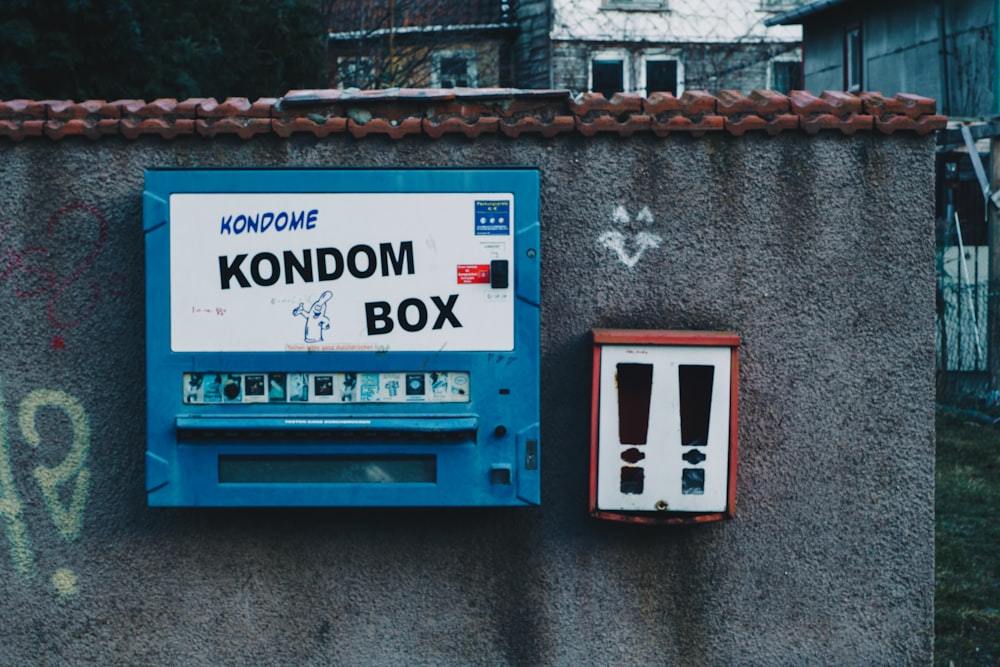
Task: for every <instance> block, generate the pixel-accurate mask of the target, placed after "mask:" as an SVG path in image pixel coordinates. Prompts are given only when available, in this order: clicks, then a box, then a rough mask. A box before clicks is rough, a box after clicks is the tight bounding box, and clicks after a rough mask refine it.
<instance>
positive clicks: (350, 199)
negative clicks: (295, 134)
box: [143, 168, 540, 507]
mask: <svg viewBox="0 0 1000 667" xmlns="http://www.w3.org/2000/svg"><path fill="white" fill-rule="evenodd" d="M143 222H144V230H145V235H146V336H147V367H146V368H147V370H146V379H147V382H146V387H147V400H148V415H147V429H148V431H147V447H146V491H147V494H148V502H149V505H151V506H230V507H234V506H383V507H385V506H397V507H402V506H513V505H537V504H538V503H539V500H540V498H539V495H540V481H539V252H540V245H539V174H538V171H537V170H535V169H391V170H375V169H372V170H363V169H168V168H164V169H148V170H147V171H146V174H145V192H144V196H143Z"/></svg>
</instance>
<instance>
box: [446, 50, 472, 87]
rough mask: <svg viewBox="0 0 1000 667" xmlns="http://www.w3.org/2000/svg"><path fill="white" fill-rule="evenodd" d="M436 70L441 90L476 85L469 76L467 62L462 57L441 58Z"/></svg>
mask: <svg viewBox="0 0 1000 667" xmlns="http://www.w3.org/2000/svg"><path fill="white" fill-rule="evenodd" d="M438 70H439V78H440V81H441V87H442V88H468V87H470V86H474V85H475V83H476V82H475V81H474V80H473V78H472V77H471V76H469V61H468V59H467V58H465V57H464V56H442V57H441V60H440V62H439V65H438Z"/></svg>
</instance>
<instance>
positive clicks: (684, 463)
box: [597, 345, 731, 512]
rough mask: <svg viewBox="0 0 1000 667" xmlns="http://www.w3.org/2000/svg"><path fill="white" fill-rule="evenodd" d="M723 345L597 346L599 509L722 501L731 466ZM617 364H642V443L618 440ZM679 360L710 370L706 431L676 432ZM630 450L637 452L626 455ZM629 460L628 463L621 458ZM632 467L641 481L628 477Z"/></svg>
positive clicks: (688, 508)
mask: <svg viewBox="0 0 1000 667" xmlns="http://www.w3.org/2000/svg"><path fill="white" fill-rule="evenodd" d="M730 355H731V350H730V348H728V347H688V346H676V347H674V346H641V345H637V346H617V345H606V346H604V348H603V349H602V351H601V403H600V416H599V419H600V431H599V441H598V449H599V452H598V459H599V461H600V465H599V467H598V479H597V491H598V498H597V500H598V502H597V505H598V507H600V508H601V509H605V510H629V511H653V510H655V509H657V508H658V504H659V503H661V502H662V503H666V507H667V509H669V510H671V511H675V512H722V511H724V510H725V509H726V497H727V491H728V484H727V482H728V471H729V399H730V394H729V386H730V384H729V383H730V370H731V369H730ZM622 365H631V366H635V365H641V366H648V371H649V375H648V380H649V384H648V385H647V386H648V390H649V393H648V394H647V396H648V421H647V422H646V423H644V424H642V425H641V426H640V429H639V430H640V431H642V432H643V433H644V435H643V436H642V437H641V440H642V442H641V444H638V445H635V444H627V443H623V442H621V438H620V434H621V432H622V429H621V424H620V422H619V416H620V414H621V413H620V406H619V401H620V400H622V398H623V397H622V396H621V395H620V391H619V390H620V382H619V381H620V379H621V378H620V372H621V370H622V368H621V367H622ZM685 368H695V369H700V370H707V371H708V372H709V376H710V377H711V381H710V385H709V386H710V389H709V391H708V393H707V395H705V396H703V398H704V399H706V405H704V406H701V407H702V408H703V409H704V415H703V416H704V417H706V418H707V424H706V426H707V429H708V430H707V432H706V433H700V434H699V437H698V438H697V440H695V441H692V442H684V441H683V440H682V419H683V417H682V409H681V393H682V391H683V389H682V387H681V384H682V376H683V375H684V373H683V370H684V369H685ZM630 452H632V453H634V454H635V456H634V457H632V456H630ZM630 460H631V463H632V465H628V464H627V463H626V462H629V461H630ZM629 472H637V473H638V475H639V476H640V477H641V479H642V483H641V484H629V483H628V481H627V473H629Z"/></svg>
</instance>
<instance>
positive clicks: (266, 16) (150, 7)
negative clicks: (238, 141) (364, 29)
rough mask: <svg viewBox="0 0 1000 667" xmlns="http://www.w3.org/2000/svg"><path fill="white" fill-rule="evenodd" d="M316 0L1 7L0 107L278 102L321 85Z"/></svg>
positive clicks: (77, 1) (124, 0) (119, 0)
mask: <svg viewBox="0 0 1000 667" xmlns="http://www.w3.org/2000/svg"><path fill="white" fill-rule="evenodd" d="M325 32H326V23H325V19H324V17H323V16H322V15H321V14H320V13H319V11H318V10H317V8H316V6H315V0H277V1H274V0H272V1H270V2H264V1H262V0H212V1H211V2H204V1H203V0H147V1H141V0H47V1H46V2H36V1H34V0H4V1H3V2H0V99H7V100H10V99H18V98H28V99H72V100H77V101H80V100H86V99H105V100H115V99H146V100H152V99H156V98H164V97H165V98H171V97H173V98H177V99H187V98H191V97H214V98H216V99H220V100H221V99H225V98H226V97H247V98H250V99H251V100H253V99H257V98H260V97H277V96H280V95H282V94H284V93H285V92H286V91H287V90H289V89H293V88H312V87H316V86H318V85H321V82H322V78H323V60H324V43H323V39H324V35H325Z"/></svg>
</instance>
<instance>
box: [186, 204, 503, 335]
mask: <svg viewBox="0 0 1000 667" xmlns="http://www.w3.org/2000/svg"><path fill="white" fill-rule="evenodd" d="M513 215H514V197H513V195H512V194H510V193H295V194H292V193H276V194H258V193H254V194H232V193H227V194H173V195H171V196H170V339H171V348H172V349H173V350H174V351H175V352H284V351H363V350H399V351H509V350H512V349H513V347H514V275H515V272H514V236H513V230H514V220H513ZM494 261H498V262H499V263H500V268H501V269H502V268H503V266H504V265H503V262H506V268H507V270H508V275H509V280H508V281H506V284H504V281H500V282H499V284H498V286H497V287H492V286H491V283H490V267H491V262H494ZM494 266H496V265H494ZM494 282H497V281H494Z"/></svg>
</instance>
